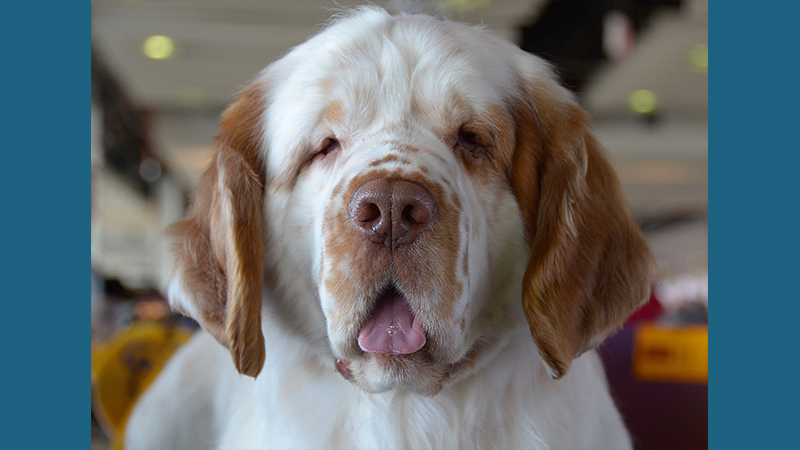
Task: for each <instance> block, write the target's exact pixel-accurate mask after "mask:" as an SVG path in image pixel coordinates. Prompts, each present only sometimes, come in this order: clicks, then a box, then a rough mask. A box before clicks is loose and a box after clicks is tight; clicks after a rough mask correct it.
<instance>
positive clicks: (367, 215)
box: [170, 9, 652, 395]
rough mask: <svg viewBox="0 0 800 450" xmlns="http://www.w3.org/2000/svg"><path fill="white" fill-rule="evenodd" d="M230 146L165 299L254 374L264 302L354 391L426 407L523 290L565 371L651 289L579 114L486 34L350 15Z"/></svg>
mask: <svg viewBox="0 0 800 450" xmlns="http://www.w3.org/2000/svg"><path fill="white" fill-rule="evenodd" d="M218 144H219V154H218V157H217V160H216V161H215V163H214V164H213V165H212V167H211V168H210V169H209V170H208V172H207V173H206V175H205V176H204V179H203V181H202V182H201V186H200V188H199V189H198V192H197V193H196V195H195V200H194V204H193V207H192V211H191V212H190V214H189V217H188V218H187V219H186V220H184V221H183V222H181V223H179V224H177V225H176V227H175V228H174V230H173V232H174V234H175V235H176V237H177V238H178V240H177V243H178V245H177V247H176V249H177V257H178V258H177V265H176V271H175V277H174V278H173V282H172V284H171V286H170V300H171V302H172V304H173V306H174V307H175V308H176V309H178V310H180V311H182V312H184V313H186V314H188V315H191V316H192V317H194V318H195V319H197V320H198V321H199V322H200V323H201V324H202V325H203V326H204V328H205V329H206V330H207V331H209V332H211V333H212V334H214V335H215V336H216V337H217V339H218V340H219V341H220V343H222V344H223V345H225V346H227V347H229V348H230V349H231V352H232V354H233V356H234V361H235V363H236V365H237V368H238V369H239V370H240V371H241V372H242V373H246V374H249V375H253V376H255V375H256V374H258V372H259V371H260V369H261V366H262V365H263V361H264V350H263V349H264V344H263V336H262V333H261V314H260V313H261V308H262V306H264V307H265V314H269V315H271V317H274V318H275V320H274V321H272V322H274V323H277V324H281V325H280V326H285V328H286V332H287V333H294V334H296V335H297V336H301V337H302V338H303V339H306V340H307V341H308V343H309V347H310V348H313V349H315V351H317V352H319V353H321V354H327V355H328V357H330V358H331V359H332V360H336V367H337V369H338V370H339V371H340V372H341V373H342V375H344V376H345V377H346V378H348V379H350V380H351V381H353V382H355V383H356V384H358V385H359V386H360V387H361V388H362V389H364V390H366V391H368V392H381V391H385V390H388V389H396V388H398V389H405V390H409V391H412V392H417V393H421V394H427V395H432V394H435V393H436V392H438V391H439V390H440V389H441V388H442V386H443V384H444V383H445V382H447V381H448V380H450V379H452V378H453V377H458V376H460V375H462V374H463V373H464V372H467V371H469V370H473V369H474V368H475V367H476V366H479V365H480V364H481V361H482V357H483V356H484V355H485V354H486V353H487V349H488V348H491V346H492V345H494V344H495V343H496V342H498V340H499V339H501V338H502V336H503V335H504V333H507V332H508V331H509V330H510V329H511V328H512V327H514V326H515V324H517V323H518V322H519V321H520V320H522V318H521V317H519V316H520V314H518V313H516V311H518V310H519V307H518V305H519V303H517V302H519V301H520V298H522V306H523V308H522V309H523V310H524V315H525V318H527V320H528V323H529V325H530V328H531V332H532V335H533V338H534V340H535V341H536V343H537V346H538V349H539V352H540V354H541V355H542V357H543V360H544V361H545V363H546V364H547V367H548V369H549V371H550V373H551V375H553V376H554V377H560V376H562V375H563V374H564V373H565V372H566V370H567V368H568V367H569V363H570V361H571V359H572V358H573V357H575V356H577V355H578V354H580V353H581V352H582V351H584V350H585V349H587V348H589V347H591V346H592V345H594V344H595V343H596V342H597V341H599V340H600V339H602V338H603V337H604V336H605V335H606V334H607V333H608V332H610V331H611V330H613V328H614V327H616V326H618V325H619V324H620V323H621V322H622V321H623V320H624V318H625V317H626V316H627V315H628V314H629V313H630V312H631V311H632V310H633V309H634V308H635V307H636V306H637V305H638V304H640V303H641V301H643V300H644V299H645V297H646V293H647V290H648V288H649V281H650V276H651V273H652V267H651V262H650V255H649V252H648V250H647V247H646V245H645V244H644V241H643V239H642V237H641V235H640V233H639V232H638V231H637V230H636V227H635V226H634V225H633V224H632V223H631V220H630V218H629V217H628V215H627V213H626V212H625V208H624V204H623V201H622V197H621V194H620V190H619V186H618V183H617V181H616V177H615V176H614V174H613V171H611V169H610V167H609V165H608V163H607V162H606V161H605V159H604V157H603V156H602V154H601V153H600V151H599V149H598V148H597V146H596V143H595V141H594V139H593V137H592V136H591V134H590V132H589V131H588V128H587V125H586V119H585V115H584V114H583V112H582V111H581V110H580V109H579V108H578V107H577V106H576V104H575V102H574V100H573V99H572V97H571V96H570V94H569V93H568V92H567V91H565V90H564V89H563V88H561V87H560V86H559V85H558V84H557V83H556V82H555V81H554V79H553V77H552V75H551V74H550V71H549V68H548V67H547V66H546V65H545V64H544V63H543V62H542V61H541V60H539V59H538V58H535V57H533V56H531V55H528V54H525V53H523V52H522V51H520V50H519V49H516V48H515V47H513V46H512V45H511V44H508V43H505V42H503V41H501V40H499V39H496V38H494V37H492V36H491V35H490V34H489V33H487V32H485V31H482V30H478V29H475V28H470V27H467V26H463V25H459V24H454V23H450V22H443V21H439V20H436V19H433V18H430V17H426V16H400V17H394V16H390V15H388V14H386V13H384V12H382V11H379V10H376V9H364V10H360V11H359V12H357V13H355V14H353V15H352V16H349V17H347V18H344V19H341V20H340V21H338V22H337V23H335V24H334V25H332V26H330V27H328V28H327V29H326V30H324V31H323V32H322V33H321V34H320V35H318V36H316V37H314V38H312V39H311V40H309V41H308V42H306V43H305V44H303V45H301V46H299V47H297V48H295V49H294V50H293V51H292V52H290V53H289V54H288V55H287V56H285V57H284V58H282V59H281V60H279V61H277V62H275V63H274V64H272V65H271V66H269V67H268V68H267V69H265V71H264V72H263V73H262V74H261V75H260V76H259V77H258V78H257V79H256V81H255V82H254V83H253V84H251V85H250V86H249V87H248V88H247V89H246V90H245V91H243V93H242V94H241V96H240V99H239V100H238V101H237V102H236V103H235V104H234V105H233V106H231V108H229V109H228V111H226V114H225V116H224V120H223V123H222V126H221V133H220V137H219V139H218ZM263 280H266V283H263V285H262V281H263ZM262 292H263V293H265V294H266V295H264V296H263V305H262ZM465 368H467V369H466V370H465Z"/></svg>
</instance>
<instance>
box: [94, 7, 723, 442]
mask: <svg viewBox="0 0 800 450" xmlns="http://www.w3.org/2000/svg"><path fill="white" fill-rule="evenodd" d="M363 3H365V2H363V1H344V0H339V1H335V2H334V1H330V0H262V1H238V0H218V1H212V0H206V1H179V0H172V1H143V0H93V1H92V2H91V5H92V7H91V11H92V49H91V51H92V63H91V64H92V67H91V82H92V92H91V97H92V98H91V104H92V108H91V133H92V139H91V142H92V144H91V167H92V169H91V177H92V178H91V185H92V198H91V201H92V220H91V227H92V229H91V260H92V299H91V300H92V318H91V324H92V385H93V394H92V397H93V398H92V403H93V407H92V448H108V447H115V446H118V437H119V435H120V433H121V432H122V431H123V429H124V420H125V416H126V414H127V411H128V410H129V408H130V405H131V404H132V402H133V401H134V400H135V398H136V396H137V395H138V393H139V392H141V390H142V389H143V388H144V387H145V386H146V385H147V383H148V382H149V380H150V379H152V377H153V376H155V374H157V372H158V369H159V368H160V365H161V364H163V361H164V360H166V358H168V357H169V355H170V354H171V352H172V351H173V350H174V349H175V348H177V346H179V345H180V344H181V343H182V342H183V341H184V340H185V339H186V337H187V336H188V333H190V332H191V331H192V330H193V329H194V328H195V326H196V325H195V324H194V323H193V322H191V321H190V320H188V319H183V318H179V317H176V316H174V315H172V314H171V312H170V311H169V308H168V306H167V305H166V302H165V299H164V292H165V286H166V283H167V280H168V277H169V273H170V268H171V260H170V256H169V252H168V251H167V250H168V247H167V245H165V241H164V236H163V231H164V228H165V227H166V226H168V225H169V224H170V223H172V222H174V221H176V220H178V219H179V218H180V217H181V216H182V215H183V213H184V211H185V208H186V206H187V202H188V198H189V195H190V194H191V192H192V190H193V187H194V186H195V185H196V183H197V182H198V180H199V177H200V174H201V173H202V171H203V170H204V168H205V167H206V165H207V164H208V163H209V162H210V160H211V157H212V153H213V147H212V146H211V143H212V138H213V136H215V135H216V133H217V125H218V123H219V114H220V113H221V111H222V110H223V109H224V108H225V106H226V105H227V104H228V103H230V102H231V101H232V100H233V98H234V95H235V94H236V92H237V91H238V90H239V89H240V88H241V87H243V86H244V85H245V84H247V82H248V81H249V80H251V79H252V77H253V76H255V74H256V73H257V72H258V71H260V70H261V69H262V68H263V67H265V66H266V65H267V64H269V63H270V62H271V61H273V60H275V59H277V58H278V57H280V56H281V55H282V54H284V53H285V52H286V51H287V50H288V49H289V48H291V47H292V46H294V45H297V44H299V43H301V42H303V41H305V40H306V39H307V38H308V37H309V36H311V35H313V34H314V33H315V32H316V31H317V30H318V29H319V28H320V26H321V24H323V23H324V22H325V21H326V20H327V19H328V18H329V17H330V15H331V13H332V11H333V10H335V9H336V8H340V7H347V6H351V5H357V4H363ZM372 3H374V4H377V5H387V4H390V6H391V2H381V1H373V2H372ZM417 3H418V4H422V5H424V6H426V7H435V8H437V9H439V10H440V11H443V12H444V13H445V14H446V15H447V16H449V17H450V18H452V19H455V20H459V21H463V22H466V23H473V24H483V25H485V26H486V27H488V28H490V29H492V30H493V31H494V32H495V33H497V34H499V35H501V36H503V37H505V38H507V39H509V40H511V41H513V42H516V43H517V44H518V45H520V47H522V48H523V49H524V50H527V51H530V52H533V53H535V54H538V55H539V56H542V57H544V58H545V59H548V60H550V61H552V62H553V63H554V64H555V65H556V66H557V67H558V68H559V70H560V75H561V77H562V79H563V80H564V83H565V84H566V85H567V86H569V87H570V88H571V89H572V90H574V91H575V92H576V93H577V94H578V96H579V98H580V101H581V103H582V105H583V106H584V108H585V109H587V111H589V113H590V115H591V117H592V120H593V124H594V128H595V132H596V134H597V136H598V138H599V139H600V141H601V142H602V143H603V144H604V145H605V147H606V148H607V150H608V152H609V154H610V156H611V157H612V159H613V162H614V164H615V167H616V169H617V172H618V174H619V176H620V178H621V180H622V183H623V186H624V189H625V193H626V195H627V198H628V201H629V203H630V206H631V211H632V213H633V215H634V217H635V219H636V221H637V222H638V223H639V225H640V226H641V228H642V230H643V231H644V233H645V235H646V237H647V238H648V240H649V242H650V244H651V246H652V248H653V250H654V252H655V255H656V258H657V260H658V264H659V282H658V284H657V285H656V286H654V289H653V295H652V297H651V301H650V303H649V304H648V305H647V306H646V307H645V308H644V309H642V310H641V311H640V312H639V313H638V314H637V315H636V316H634V317H633V318H632V319H631V321H630V322H629V323H628V324H627V325H626V326H625V327H624V328H623V330H622V331H621V332H620V333H619V334H618V335H616V336H615V337H613V338H611V339H609V340H608V341H607V342H606V344H605V345H604V347H603V348H602V349H601V350H602V354H603V356H604V358H605V359H606V366H607V372H608V375H609V382H610V383H611V385H612V389H613V390H614V392H615V395H616V396H617V398H618V401H619V403H620V406H621V408H622V412H623V415H624V416H625V418H626V421H627V422H628V425H629V427H630V428H631V430H632V432H633V434H634V438H635V445H636V447H637V448H642V449H644V448H707V432H706V428H707V427H706V425H707V386H708V385H707V380H708V372H707V371H708V369H707V339H708V337H707V323H708V2H707V0H664V1H661V0H652V1H623V0H619V1H616V0H614V1H611V0H609V1H596V0H595V1H589V0H586V1H557V0H430V1H427V2H426V1H422V2H417Z"/></svg>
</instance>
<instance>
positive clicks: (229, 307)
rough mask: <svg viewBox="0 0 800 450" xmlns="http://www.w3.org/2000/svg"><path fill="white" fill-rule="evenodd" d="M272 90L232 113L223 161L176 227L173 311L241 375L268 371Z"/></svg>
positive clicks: (247, 97)
mask: <svg viewBox="0 0 800 450" xmlns="http://www.w3.org/2000/svg"><path fill="white" fill-rule="evenodd" d="M266 91H267V88H266V86H264V85H263V84H258V83H256V84H252V85H250V86H248V87H247V88H245V89H244V90H243V91H242V92H241V93H240V95H239V98H238V100H237V101H236V102H235V103H234V104H233V105H231V106H230V107H229V108H228V109H227V110H226V111H225V112H224V113H223V120H222V124H221V125H220V134H219V136H218V137H217V154H216V158H215V160H214V161H213V162H212V163H211V165H210V167H209V168H208V169H207V170H206V172H205V173H204V174H203V177H202V179H201V181H200V184H199V186H198V188H197V190H196V191H195V193H194V196H193V199H192V204H191V206H190V209H189V213H188V215H187V217H186V218H185V219H184V220H182V221H180V222H178V223H176V224H174V225H173V226H172V227H171V228H170V229H169V233H170V234H171V235H172V236H173V237H174V238H175V244H174V251H175V268H174V271H173V274H172V279H171V280H170V285H169V293H168V297H169V301H170V305H171V306H172V308H173V309H174V310H176V311H177V312H179V313H181V314H184V315H186V316H189V317H191V318H193V319H195V320H196V321H197V322H198V323H200V325H201V326H202V327H203V329H204V330H206V331H207V332H209V333H210V334H211V335H213V336H214V337H215V338H216V339H217V341H219V343H220V344H222V345H223V346H225V347H227V348H228V349H229V350H230V352H231V354H232V356H233V361H234V364H235V365H236V369H237V370H238V371H239V372H240V373H242V374H244V375H248V376H251V377H253V378H255V377H256V376H258V373H259V372H260V371H261V368H262V366H263V365H264V358H265V354H264V336H263V334H262V332H261V298H262V290H261V288H262V280H263V272H262V266H263V258H264V242H263V241H264V237H263V235H262V233H263V223H262V222H263V201H264V182H265V173H264V162H263V161H264V158H263V155H262V142H263V132H262V130H263V116H264V112H265V109H266V105H267V92H266Z"/></svg>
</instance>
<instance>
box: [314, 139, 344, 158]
mask: <svg viewBox="0 0 800 450" xmlns="http://www.w3.org/2000/svg"><path fill="white" fill-rule="evenodd" d="M339 147H341V145H340V144H339V141H338V140H337V139H336V138H328V139H326V140H325V142H324V143H323V144H322V149H321V150H320V151H319V154H321V155H327V154H328V153H330V152H333V151H336V150H337V149H338V148H339Z"/></svg>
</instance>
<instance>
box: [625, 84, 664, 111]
mask: <svg viewBox="0 0 800 450" xmlns="http://www.w3.org/2000/svg"><path fill="white" fill-rule="evenodd" d="M628 106H630V107H631V109H632V110H633V111H634V112H636V113H638V114H650V113H652V112H653V111H655V110H656V108H658V97H657V96H656V94H655V93H654V92H653V91H650V90H647V89H637V90H635V91H633V92H632V93H631V95H630V96H629V97H628Z"/></svg>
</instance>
